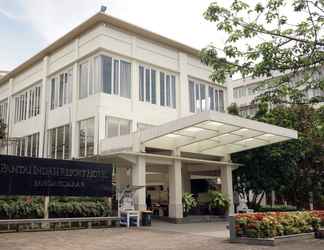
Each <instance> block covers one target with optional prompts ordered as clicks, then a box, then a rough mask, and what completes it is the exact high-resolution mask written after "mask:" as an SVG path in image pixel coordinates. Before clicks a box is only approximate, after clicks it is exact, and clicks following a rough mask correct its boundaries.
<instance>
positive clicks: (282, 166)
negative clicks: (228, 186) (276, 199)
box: [233, 105, 324, 208]
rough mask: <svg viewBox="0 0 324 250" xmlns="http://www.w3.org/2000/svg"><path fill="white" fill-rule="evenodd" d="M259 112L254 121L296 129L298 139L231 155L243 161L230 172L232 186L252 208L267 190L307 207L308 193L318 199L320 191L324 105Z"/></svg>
mask: <svg viewBox="0 0 324 250" xmlns="http://www.w3.org/2000/svg"><path fill="white" fill-rule="evenodd" d="M263 109H264V107H263ZM260 110H262V108H260ZM262 112H263V115H262ZM262 112H260V113H259V116H258V117H257V118H256V119H257V120H259V121H263V122H267V123H271V124H274V125H278V126H282V127H286V128H292V129H296V130H297V131H298V132H299V138H298V139H297V140H292V141H288V142H282V143H279V144H274V145H269V146H266V147H261V148H256V149H253V150H249V151H247V152H241V153H237V154H234V155H233V160H234V161H237V162H240V163H243V164H244V166H242V167H240V168H239V169H238V170H236V171H235V172H234V176H235V178H234V182H235V187H236V189H237V190H238V191H239V192H240V193H241V194H242V195H245V197H247V198H248V202H249V204H250V205H251V206H252V207H256V206H258V205H259V204H260V201H261V198H262V197H263V196H264V193H265V192H271V191H275V192H276V193H277V194H280V195H281V196H283V197H284V198H285V200H287V201H289V202H290V203H292V204H294V205H296V206H298V207H300V208H305V207H307V206H308V204H309V199H310V194H312V195H313V196H314V199H315V200H320V196H321V195H323V194H324V167H323V166H324V115H323V114H324V108H320V109H318V110H316V109H314V108H312V107H309V106H306V105H294V106H289V107H288V106H279V107H276V108H274V109H273V110H271V111H267V112H265V110H263V111H262ZM257 115H258V114H257ZM250 191H252V192H250ZM251 194H252V197H250V196H251Z"/></svg>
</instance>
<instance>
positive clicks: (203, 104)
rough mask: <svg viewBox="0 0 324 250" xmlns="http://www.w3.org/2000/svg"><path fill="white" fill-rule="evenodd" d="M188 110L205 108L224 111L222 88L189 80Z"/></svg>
mask: <svg viewBox="0 0 324 250" xmlns="http://www.w3.org/2000/svg"><path fill="white" fill-rule="evenodd" d="M189 110H190V112H203V111H206V110H215V111H221V112H224V90H221V89H219V88H217V87H215V86H210V85H208V84H207V83H202V82H198V81H195V80H189Z"/></svg>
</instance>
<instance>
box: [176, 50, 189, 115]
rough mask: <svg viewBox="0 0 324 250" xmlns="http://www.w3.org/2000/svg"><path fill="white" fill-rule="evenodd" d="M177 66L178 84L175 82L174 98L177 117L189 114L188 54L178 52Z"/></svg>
mask: <svg viewBox="0 0 324 250" xmlns="http://www.w3.org/2000/svg"><path fill="white" fill-rule="evenodd" d="M178 67H179V72H180V75H179V84H177V90H176V94H177V96H176V98H177V110H178V117H183V116H185V115H189V114H190V111H189V101H188V100H189V85H188V75H189V72H188V56H187V54H185V53H182V52H179V54H178Z"/></svg>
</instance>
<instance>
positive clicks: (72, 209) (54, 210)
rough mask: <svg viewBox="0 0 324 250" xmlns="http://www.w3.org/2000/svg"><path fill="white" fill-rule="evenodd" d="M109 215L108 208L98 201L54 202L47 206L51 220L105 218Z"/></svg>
mask: <svg viewBox="0 0 324 250" xmlns="http://www.w3.org/2000/svg"><path fill="white" fill-rule="evenodd" d="M110 215H111V210H110V208H108V206H107V205H106V204H105V203H103V202H98V201H96V202H92V201H83V202H78V201H70V202H58V201H54V202H51V203H50V205H49V216H50V217H51V218H73V217H105V216H110Z"/></svg>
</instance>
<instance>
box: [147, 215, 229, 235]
mask: <svg viewBox="0 0 324 250" xmlns="http://www.w3.org/2000/svg"><path fill="white" fill-rule="evenodd" d="M227 224H228V223H227V222H210V223H192V224H171V223H168V222H164V221H160V220H153V221H152V227H148V228H146V229H150V230H153V231H165V232H177V233H185V234H195V235H203V236H209V237H216V238H222V239H227V238H228V237H229V231H228V230H227V229H226V225H227ZM143 228H145V227H143Z"/></svg>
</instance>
